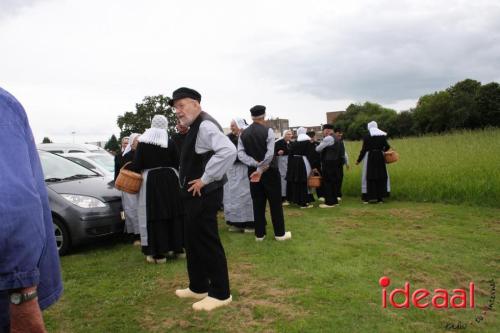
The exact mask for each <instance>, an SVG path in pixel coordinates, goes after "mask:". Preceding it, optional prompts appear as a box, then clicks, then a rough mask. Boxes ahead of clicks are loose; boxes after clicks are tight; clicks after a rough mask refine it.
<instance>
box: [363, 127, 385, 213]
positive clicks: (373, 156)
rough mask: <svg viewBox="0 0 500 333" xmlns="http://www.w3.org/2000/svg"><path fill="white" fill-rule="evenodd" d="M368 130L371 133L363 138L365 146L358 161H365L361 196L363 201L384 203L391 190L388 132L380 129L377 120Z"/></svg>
mask: <svg viewBox="0 0 500 333" xmlns="http://www.w3.org/2000/svg"><path fill="white" fill-rule="evenodd" d="M368 131H369V132H370V134H368V135H366V136H365V137H364V138H363V147H362V148H361V151H360V152H359V157H358V160H357V162H356V165H358V164H359V163H361V161H363V172H362V175H361V193H362V195H361V198H362V200H363V203H368V202H370V201H372V200H376V201H377V202H379V203H382V202H384V198H385V197H388V196H389V194H390V191H391V185H390V181H389V174H388V173H387V168H386V165H385V156H384V152H386V151H388V150H389V148H391V146H390V145H389V143H388V142H387V133H385V132H383V131H381V130H379V129H378V126H377V123H376V122H375V121H372V122H369V123H368Z"/></svg>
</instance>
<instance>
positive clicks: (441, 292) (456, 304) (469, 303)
mask: <svg viewBox="0 0 500 333" xmlns="http://www.w3.org/2000/svg"><path fill="white" fill-rule="evenodd" d="M488 283H489V285H490V289H491V294H490V299H489V302H488V305H487V306H484V307H483V311H482V312H481V314H479V315H477V316H476V317H475V318H474V320H471V321H469V323H468V324H470V325H472V324H474V323H476V324H479V323H480V322H481V321H483V320H484V319H485V316H486V314H487V313H488V311H492V310H493V305H494V303H495V297H496V285H495V280H493V279H491V280H489V281H488ZM379 284H380V286H381V287H382V307H383V308H384V309H385V308H387V289H386V288H387V287H388V286H389V285H390V284H391V280H390V279H389V278H388V277H386V276H383V277H381V278H380V279H379ZM410 289H411V286H410V283H409V282H406V283H405V285H404V288H396V289H394V290H392V291H391V292H390V294H389V303H390V304H391V305H392V307H394V308H399V309H401V308H409V307H410V304H412V305H413V306H414V307H416V308H419V309H424V308H427V307H429V306H432V307H434V308H436V309H442V308H455V309H465V308H471V309H474V308H475V307H476V304H475V295H474V290H475V285H474V282H469V288H468V289H453V290H452V291H451V292H448V291H447V290H446V289H441V288H438V289H434V292H431V291H429V290H427V289H424V288H419V289H417V290H415V291H413V292H412V293H411V290H410ZM410 293H411V296H410ZM399 294H400V295H402V296H403V297H404V300H403V301H402V302H401V303H397V302H396V300H395V298H396V296H397V295H399ZM450 296H451V297H450ZM445 328H446V329H465V328H467V323H462V322H460V321H459V322H458V323H450V322H448V323H446V325H445Z"/></svg>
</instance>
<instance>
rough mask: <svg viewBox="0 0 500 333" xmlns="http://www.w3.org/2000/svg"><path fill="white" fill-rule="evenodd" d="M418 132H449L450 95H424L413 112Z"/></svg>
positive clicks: (436, 93) (443, 92)
mask: <svg viewBox="0 0 500 333" xmlns="http://www.w3.org/2000/svg"><path fill="white" fill-rule="evenodd" d="M413 115H414V117H415V126H416V129H417V131H418V132H420V133H428V132H438V133H439V132H444V131H447V130H449V129H450V128H451V127H450V117H451V95H450V93H449V92H447V91H440V92H435V93H434V94H429V95H424V96H422V97H420V99H419V100H418V102H417V107H416V108H415V111H413Z"/></svg>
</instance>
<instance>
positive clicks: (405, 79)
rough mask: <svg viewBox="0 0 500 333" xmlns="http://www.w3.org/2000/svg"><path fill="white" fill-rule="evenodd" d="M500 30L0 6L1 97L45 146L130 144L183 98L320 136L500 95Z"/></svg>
mask: <svg viewBox="0 0 500 333" xmlns="http://www.w3.org/2000/svg"><path fill="white" fill-rule="evenodd" d="M499 17H500V2H499V1H497V0H493V1H488V0H476V1H460V0H453V1H426V0H423V1H414V0H412V1H407V0H399V1H374V0H371V1H370V0H366V1H360V0H358V1H350V2H348V1H332V0H329V1H326V0H325V1H323V0H309V1H302V0H301V1H294V0H291V1H276V0H265V1H262V0H254V1H244V2H243V1H229V0H213V1H201V0H199V1H194V0H182V1H178V0H172V1H167V0H142V1H133V0H107V1H97V0H85V1H83V0H80V1H77V0H0V45H1V48H0V86H1V87H3V88H4V89H6V90H8V91H10V92H11V93H12V94H13V95H14V96H16V97H17V98H18V99H19V101H20V102H21V103H22V104H23V106H24V107H25V109H26V112H27V114H28V117H29V119H30V124H31V127H32V129H33V133H34V135H35V139H36V141H37V142H41V140H42V139H43V137H45V136H47V137H49V138H51V139H52V141H55V142H73V140H75V142H77V143H83V142H88V141H102V140H107V139H108V138H109V137H110V136H111V134H115V135H117V136H118V135H119V128H118V127H117V125H116V119H117V117H118V116H119V115H122V114H123V113H124V112H126V111H134V110H135V104H136V103H139V102H141V101H142V99H143V98H144V97H145V96H151V95H157V94H163V95H167V96H171V94H172V91H173V90H175V89H176V88H179V87H182V86H187V87H190V88H194V89H196V90H198V91H199V92H200V93H201V95H202V103H201V104H202V107H203V109H204V110H205V111H207V112H209V113H210V114H212V115H213V116H214V117H215V118H216V119H217V120H218V121H219V122H220V123H221V125H222V126H223V127H229V122H230V121H231V119H232V118H234V117H244V118H246V119H247V121H249V118H250V116H249V109H250V108H251V107H252V106H253V105H255V104H263V105H266V107H267V115H268V116H272V117H280V118H287V119H289V120H290V125H291V126H297V125H303V126H313V125H319V124H322V123H325V122H326V116H325V113H326V112H328V111H336V110H345V108H346V107H347V106H348V105H349V104H350V103H363V102H365V101H372V102H376V103H379V104H382V105H383V106H386V107H390V108H394V109H396V110H398V111H401V110H407V109H409V108H412V107H414V106H415V104H416V102H417V100H418V98H419V97H420V96H422V95H424V94H428V93H432V92H434V91H438V90H443V89H446V88H447V87H449V86H451V85H453V84H454V83H456V82H458V81H461V80H463V79H466V78H471V79H475V80H478V81H481V82H482V83H483V84H484V83H488V82H491V81H497V82H498V81H500V19H499Z"/></svg>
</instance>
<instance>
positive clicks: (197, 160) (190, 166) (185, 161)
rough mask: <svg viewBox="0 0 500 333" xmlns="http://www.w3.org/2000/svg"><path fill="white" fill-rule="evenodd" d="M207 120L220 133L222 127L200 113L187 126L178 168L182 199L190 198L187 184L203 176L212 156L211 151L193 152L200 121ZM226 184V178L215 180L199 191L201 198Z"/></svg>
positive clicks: (207, 115) (202, 112)
mask: <svg viewBox="0 0 500 333" xmlns="http://www.w3.org/2000/svg"><path fill="white" fill-rule="evenodd" d="M204 120H208V121H211V122H212V123H214V124H215V125H216V126H217V127H218V128H219V129H220V131H221V132H222V127H221V126H220V125H219V123H218V122H217V121H216V120H215V119H214V118H212V117H211V116H210V115H209V114H208V113H206V112H204V111H201V113H200V115H199V116H198V118H196V119H195V121H194V122H193V123H192V124H191V126H189V132H188V133H187V135H186V137H185V138H184V143H183V145H182V151H181V158H180V167H179V181H180V182H181V194H182V195H183V196H184V197H192V195H193V194H192V193H191V192H188V191H187V190H188V188H189V187H190V186H191V185H189V182H190V181H192V180H195V179H198V178H201V176H203V173H204V172H205V166H206V165H207V163H208V161H209V160H210V158H211V157H212V156H213V155H214V152H213V151H209V152H206V153H204V154H197V153H196V150H195V146H196V138H197V137H198V131H199V130H200V124H201V122H202V121H204ZM226 182H227V177H226V176H225V175H224V177H223V178H222V179H221V180H216V181H213V182H211V183H210V184H208V185H205V186H204V187H203V188H202V189H201V193H202V196H203V194H204V193H209V192H211V191H213V190H216V189H218V188H220V187H223V186H224V184H225V183H226Z"/></svg>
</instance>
